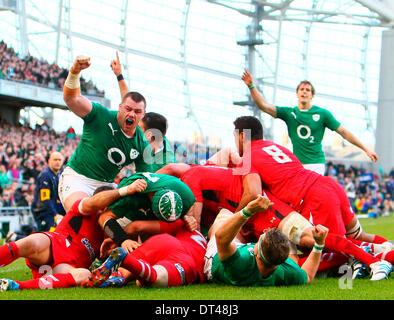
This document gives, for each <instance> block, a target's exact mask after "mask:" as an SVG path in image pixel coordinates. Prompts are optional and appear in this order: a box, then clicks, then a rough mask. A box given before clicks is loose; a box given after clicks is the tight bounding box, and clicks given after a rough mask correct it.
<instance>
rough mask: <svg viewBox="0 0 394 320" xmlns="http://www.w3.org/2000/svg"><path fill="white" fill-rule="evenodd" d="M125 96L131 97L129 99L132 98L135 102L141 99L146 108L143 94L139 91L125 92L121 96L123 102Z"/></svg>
mask: <svg viewBox="0 0 394 320" xmlns="http://www.w3.org/2000/svg"><path fill="white" fill-rule="evenodd" d="M127 98H131V100H133V101H134V102H137V103H138V102H141V101H143V102H144V106H145V108H146V100H145V98H144V96H143V95H142V94H141V93H139V92H134V91H130V92H127V93H126V94H125V95H124V96H123V99H122V102H125V100H126V99H127Z"/></svg>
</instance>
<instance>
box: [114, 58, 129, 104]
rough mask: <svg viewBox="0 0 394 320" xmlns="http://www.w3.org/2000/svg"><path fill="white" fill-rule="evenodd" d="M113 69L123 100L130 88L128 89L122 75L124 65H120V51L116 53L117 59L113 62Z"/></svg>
mask: <svg viewBox="0 0 394 320" xmlns="http://www.w3.org/2000/svg"><path fill="white" fill-rule="evenodd" d="M111 69H112V71H113V72H114V74H115V76H116V78H117V79H118V85H119V90H120V97H121V99H122V100H123V97H124V96H125V94H126V93H128V92H129V88H128V87H127V84H126V81H125V80H124V78H123V75H122V65H121V64H120V59H119V54H118V51H116V59H115V60H112V61H111Z"/></svg>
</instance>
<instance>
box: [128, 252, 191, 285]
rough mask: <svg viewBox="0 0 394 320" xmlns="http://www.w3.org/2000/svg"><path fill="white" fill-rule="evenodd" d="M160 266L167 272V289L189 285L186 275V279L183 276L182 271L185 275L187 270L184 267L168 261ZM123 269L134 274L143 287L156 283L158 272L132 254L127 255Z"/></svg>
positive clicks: (162, 262)
mask: <svg viewBox="0 0 394 320" xmlns="http://www.w3.org/2000/svg"><path fill="white" fill-rule="evenodd" d="M158 265H160V266H162V267H163V268H165V269H166V270H167V275H168V283H167V287H176V286H181V285H183V284H185V283H187V280H188V279H186V275H185V276H184V279H183V278H182V276H181V273H182V272H181V270H182V271H183V274H185V271H186V270H183V267H182V266H181V265H180V264H177V265H175V264H173V263H170V262H168V261H161V262H160V263H159V264H158ZM122 268H125V269H127V270H129V271H130V272H131V273H133V275H134V277H136V278H137V279H138V280H139V281H140V282H141V283H142V284H143V285H144V284H145V285H152V284H153V283H155V282H156V279H157V272H156V270H155V269H154V268H153V267H152V266H151V265H150V264H149V263H147V262H145V261H144V260H140V259H136V258H134V257H133V256H132V255H131V254H129V255H127V257H126V258H125V259H124V260H123V262H122Z"/></svg>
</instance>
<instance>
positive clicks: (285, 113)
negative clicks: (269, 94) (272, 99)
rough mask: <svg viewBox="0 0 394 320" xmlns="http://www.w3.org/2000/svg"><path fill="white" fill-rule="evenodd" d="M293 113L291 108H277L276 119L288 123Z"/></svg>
mask: <svg viewBox="0 0 394 320" xmlns="http://www.w3.org/2000/svg"><path fill="white" fill-rule="evenodd" d="M292 111H293V108H290V107H279V106H276V117H277V118H279V119H282V120H283V121H286V120H287V119H288V118H289V115H290V114H291V112H292Z"/></svg>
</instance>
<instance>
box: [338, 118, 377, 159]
mask: <svg viewBox="0 0 394 320" xmlns="http://www.w3.org/2000/svg"><path fill="white" fill-rule="evenodd" d="M336 132H337V133H339V134H340V135H341V136H342V137H343V138H344V139H346V140H347V141H349V142H350V143H351V144H353V145H355V146H356V147H359V148H360V149H361V150H363V151H364V152H365V153H366V155H367V156H368V157H369V158H370V159H371V161H373V162H376V161H378V155H377V154H376V152H374V151H372V150H369V149H368V148H367V147H366V146H364V145H363V144H362V143H361V142H360V141H359V140H358V139H357V138H356V137H355V136H354V135H353V133H351V132H350V131H349V130H347V129H345V128H344V127H343V126H342V125H341V126H339V127H338V129H337V130H336Z"/></svg>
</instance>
